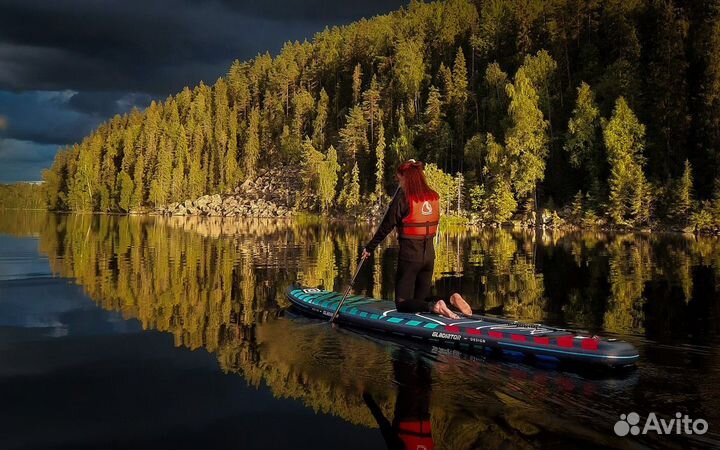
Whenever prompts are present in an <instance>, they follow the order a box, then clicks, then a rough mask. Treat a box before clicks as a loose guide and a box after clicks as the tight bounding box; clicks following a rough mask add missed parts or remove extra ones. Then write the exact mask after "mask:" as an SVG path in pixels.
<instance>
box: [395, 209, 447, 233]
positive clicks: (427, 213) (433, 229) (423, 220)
mask: <svg viewBox="0 0 720 450" xmlns="http://www.w3.org/2000/svg"><path fill="white" fill-rule="evenodd" d="M408 203H409V204H410V213H409V214H408V215H407V216H406V217H404V218H403V220H402V226H401V227H400V228H399V230H398V231H399V232H400V237H402V238H408V239H426V238H431V237H433V236H435V234H436V233H437V227H438V223H439V222H440V200H425V201H419V202H413V201H409V200H408Z"/></svg>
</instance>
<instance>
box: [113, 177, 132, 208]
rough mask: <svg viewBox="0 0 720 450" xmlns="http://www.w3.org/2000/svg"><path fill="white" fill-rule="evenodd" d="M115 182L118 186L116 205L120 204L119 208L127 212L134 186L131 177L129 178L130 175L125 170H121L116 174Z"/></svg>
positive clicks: (130, 204)
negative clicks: (118, 192)
mask: <svg viewBox="0 0 720 450" xmlns="http://www.w3.org/2000/svg"><path fill="white" fill-rule="evenodd" d="M117 184H118V186H120V200H119V202H118V206H120V209H122V210H123V211H125V212H129V211H130V207H131V206H132V196H133V190H134V187H135V186H134V184H133V181H132V178H130V175H128V173H127V172H125V171H124V170H122V171H120V173H119V174H118V181H117Z"/></svg>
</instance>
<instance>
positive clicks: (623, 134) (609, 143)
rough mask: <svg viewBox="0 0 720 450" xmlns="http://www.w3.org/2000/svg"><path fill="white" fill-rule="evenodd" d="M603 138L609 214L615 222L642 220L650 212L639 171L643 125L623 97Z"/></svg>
mask: <svg viewBox="0 0 720 450" xmlns="http://www.w3.org/2000/svg"><path fill="white" fill-rule="evenodd" d="M603 138H604V141H605V148H606V149H607V153H608V162H609V164H610V182H609V185H610V205H609V213H610V217H611V219H612V221H613V222H614V223H615V224H618V225H630V226H633V225H636V224H642V223H645V222H646V221H647V219H648V216H649V212H650V191H649V186H648V183H647V181H646V180H645V173H644V172H643V170H642V167H643V164H644V158H643V156H642V151H643V147H644V141H645V126H644V125H643V124H641V123H640V121H639V120H638V119H637V117H636V116H635V114H633V112H632V110H631V109H630V107H629V106H628V104H627V102H626V101H625V99H624V98H623V97H619V98H618V99H617V101H616V103H615V109H614V110H613V114H612V117H611V118H610V121H609V122H607V124H606V125H605V127H604V130H603Z"/></svg>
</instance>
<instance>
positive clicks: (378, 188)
mask: <svg viewBox="0 0 720 450" xmlns="http://www.w3.org/2000/svg"><path fill="white" fill-rule="evenodd" d="M375 197H376V198H377V199H378V200H382V199H383V198H384V197H385V127H384V126H383V124H382V122H380V124H379V128H378V143H377V145H376V146H375Z"/></svg>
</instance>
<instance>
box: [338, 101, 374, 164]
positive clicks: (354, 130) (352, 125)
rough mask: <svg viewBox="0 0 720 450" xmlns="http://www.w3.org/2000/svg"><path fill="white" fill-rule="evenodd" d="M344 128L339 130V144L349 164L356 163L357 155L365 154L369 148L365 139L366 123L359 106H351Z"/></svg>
mask: <svg viewBox="0 0 720 450" xmlns="http://www.w3.org/2000/svg"><path fill="white" fill-rule="evenodd" d="M345 122H346V123H345V127H344V128H343V129H342V130H340V142H341V144H342V148H343V151H344V152H345V157H346V158H348V159H349V160H350V161H351V162H355V161H357V155H358V153H363V152H366V151H367V150H368V148H369V143H368V138H367V121H366V120H365V116H364V115H363V112H362V109H361V108H360V107H359V106H353V108H352V109H351V110H350V113H349V114H348V115H347V116H346V117H345Z"/></svg>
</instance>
